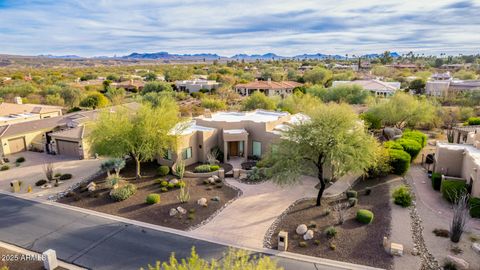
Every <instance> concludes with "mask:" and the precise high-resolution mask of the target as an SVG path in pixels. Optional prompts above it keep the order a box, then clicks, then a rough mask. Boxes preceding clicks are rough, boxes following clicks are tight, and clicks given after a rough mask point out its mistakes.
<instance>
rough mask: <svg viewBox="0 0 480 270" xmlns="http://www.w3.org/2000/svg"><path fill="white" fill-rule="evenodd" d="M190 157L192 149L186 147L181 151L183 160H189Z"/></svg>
mask: <svg viewBox="0 0 480 270" xmlns="http://www.w3.org/2000/svg"><path fill="white" fill-rule="evenodd" d="M191 157H192V147H188V148H185V149H183V151H182V158H183V159H189V158H191Z"/></svg>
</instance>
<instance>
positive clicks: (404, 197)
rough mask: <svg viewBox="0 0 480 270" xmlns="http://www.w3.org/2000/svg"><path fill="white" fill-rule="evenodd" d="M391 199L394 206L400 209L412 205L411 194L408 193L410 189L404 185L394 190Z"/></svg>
mask: <svg viewBox="0 0 480 270" xmlns="http://www.w3.org/2000/svg"><path fill="white" fill-rule="evenodd" d="M392 197H393V201H394V202H395V204H397V205H400V206H402V207H409V206H410V205H411V204H412V194H411V193H410V189H409V188H408V187H407V186H405V185H401V186H399V187H398V188H396V189H395V190H394V191H393V193H392Z"/></svg>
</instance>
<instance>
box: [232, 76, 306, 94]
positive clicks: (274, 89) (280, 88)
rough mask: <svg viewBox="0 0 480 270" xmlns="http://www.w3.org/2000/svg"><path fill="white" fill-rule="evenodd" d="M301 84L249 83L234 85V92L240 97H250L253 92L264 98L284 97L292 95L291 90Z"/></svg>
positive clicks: (269, 81)
mask: <svg viewBox="0 0 480 270" xmlns="http://www.w3.org/2000/svg"><path fill="white" fill-rule="evenodd" d="M302 85H303V84H301V83H297V82H293V81H281V82H274V81H272V80H270V79H268V80H267V81H254V82H249V83H243V84H237V85H235V92H237V93H238V94H239V95H242V96H250V95H251V94H252V93H254V92H257V91H258V92H261V93H263V94H265V95H266V96H281V97H286V96H288V95H291V94H292V93H293V89H295V88H296V87H300V86H302Z"/></svg>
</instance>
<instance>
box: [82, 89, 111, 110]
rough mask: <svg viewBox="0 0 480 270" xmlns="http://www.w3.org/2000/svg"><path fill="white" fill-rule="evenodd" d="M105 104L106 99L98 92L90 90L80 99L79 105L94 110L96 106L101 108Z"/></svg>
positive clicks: (106, 102)
mask: <svg viewBox="0 0 480 270" xmlns="http://www.w3.org/2000/svg"><path fill="white" fill-rule="evenodd" d="M107 105H108V99H107V98H106V97H105V96H104V95H103V94H102V93H99V92H92V93H90V94H88V95H87V96H86V97H85V98H84V99H82V101H80V106H82V107H88V108H92V109H94V110H95V109H97V108H103V107H105V106H107Z"/></svg>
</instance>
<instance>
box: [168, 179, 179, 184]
mask: <svg viewBox="0 0 480 270" xmlns="http://www.w3.org/2000/svg"><path fill="white" fill-rule="evenodd" d="M169 183H170V184H174V185H176V184H178V179H172V180H170V181H169Z"/></svg>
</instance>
